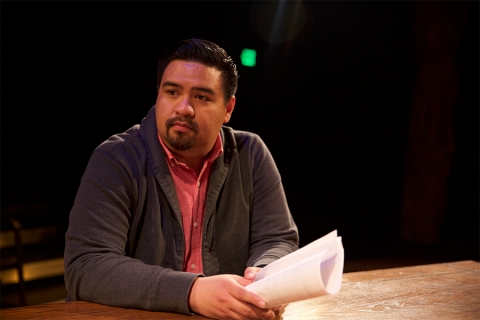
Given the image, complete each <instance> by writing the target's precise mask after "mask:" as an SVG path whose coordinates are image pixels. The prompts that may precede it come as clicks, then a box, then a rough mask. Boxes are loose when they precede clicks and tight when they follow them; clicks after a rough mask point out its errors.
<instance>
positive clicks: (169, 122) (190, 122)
mask: <svg viewBox="0 0 480 320" xmlns="http://www.w3.org/2000/svg"><path fill="white" fill-rule="evenodd" d="M177 122H183V123H186V124H188V126H189V127H190V128H192V129H193V131H194V132H195V133H197V132H198V124H197V123H196V122H195V121H193V120H192V118H188V117H175V118H170V119H167V121H166V122H165V126H166V127H167V129H169V128H170V127H172V126H173V125H174V124H175V123H177Z"/></svg>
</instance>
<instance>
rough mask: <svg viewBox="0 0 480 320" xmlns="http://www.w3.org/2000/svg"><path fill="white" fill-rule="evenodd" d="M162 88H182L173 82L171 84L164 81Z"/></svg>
mask: <svg viewBox="0 0 480 320" xmlns="http://www.w3.org/2000/svg"><path fill="white" fill-rule="evenodd" d="M162 87H178V88H183V87H182V86H181V85H179V84H178V83H175V82H171V81H165V82H164V83H163V84H162Z"/></svg>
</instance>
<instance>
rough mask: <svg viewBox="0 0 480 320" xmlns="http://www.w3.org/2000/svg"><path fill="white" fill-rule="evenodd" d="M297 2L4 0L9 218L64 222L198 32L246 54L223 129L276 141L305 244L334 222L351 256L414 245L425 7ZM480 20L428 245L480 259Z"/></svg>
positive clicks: (470, 37)
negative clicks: (410, 172)
mask: <svg viewBox="0 0 480 320" xmlns="http://www.w3.org/2000/svg"><path fill="white" fill-rule="evenodd" d="M458 2H461V1H458ZM296 4H297V3H296V2H289V3H287V4H285V6H286V7H287V8H282V7H279V6H278V3H277V2H274V1H268V2H259V1H254V2H251V1H194V2H188V1H176V2H173V1H160V2H127V1H125V2H2V4H1V6H2V16H1V19H2V21H1V41H2V45H1V63H2V65H1V74H2V79H1V83H2V90H1V119H2V120H1V206H2V215H5V214H9V215H13V216H16V217H19V218H20V219H21V220H22V221H23V223H24V224H25V225H31V226H35V225H40V224H49V223H64V224H66V223H67V222H68V214H69V210H70V208H71V206H72V203H73V200H74V197H75V193H76V189H77V187H78V185H79V182H80V178H81V176H82V174H83V171H84V169H85V167H86V164H87V161H88V159H89V157H90V155H91V153H92V151H93V149H94V148H95V147H96V146H97V145H99V144H100V143H101V142H103V141H104V140H106V139H107V138H108V137H109V136H110V135H112V134H115V133H119V132H122V131H124V130H126V129H128V128H129V127H130V126H132V125H134V124H136V123H139V122H140V121H141V119H142V118H143V117H144V116H145V114H146V113H147V111H148V110H149V109H150V107H152V106H153V105H154V103H155V98H156V62H157V60H158V58H159V56H160V54H161V53H162V52H163V51H164V50H165V49H166V48H167V47H168V46H169V45H171V44H172V43H174V42H176V41H178V40H181V39H186V38H192V37H194V38H201V39H207V40H211V41H214V42H216V43H218V44H219V45H220V46H222V47H223V48H225V49H226V50H227V52H228V53H229V54H230V55H231V56H232V58H233V59H234V61H235V62H236V64H237V67H238V70H239V74H240V80H239V89H238V92H237V95H236V96H237V105H236V108H235V111H234V113H233V118H232V120H231V122H230V124H229V125H231V126H232V127H234V128H236V129H242V130H250V131H254V132H256V133H258V134H259V135H260V136H261V137H262V138H263V139H264V141H265V142H266V143H267V145H268V146H269V148H270V150H271V152H272V154H273V156H274V158H275V160H276V162H277V165H278V168H279V170H280V173H281V175H282V178H283V183H284V187H285V190H286V194H287V198H288V201H289V205H290V209H291V211H292V214H293V216H294V218H295V220H296V222H297V225H298V227H299V231H300V239H301V245H302V246H303V245H305V244H307V243H309V242H311V241H313V240H315V239H317V238H319V237H321V236H323V235H324V234H326V233H328V232H330V231H332V230H334V229H337V230H338V233H339V235H341V236H342V239H343V245H344V247H345V254H346V255H345V260H346V262H348V261H350V260H352V259H359V258H365V257H378V256H381V255H384V254H385V253H386V252H393V251H392V248H398V247H401V246H404V245H405V244H404V241H402V239H401V237H400V231H399V228H400V219H401V207H402V198H403V178H404V173H405V157H406V155H405V154H406V147H407V132H408V126H409V117H410V114H411V109H412V105H413V103H412V102H413V92H414V87H415V80H416V76H417V72H418V69H417V65H416V63H415V52H416V51H415V42H414V35H415V28H414V21H415V2H413V1H399V2H394V1H367V2H357V1H304V2H303V11H302V10H300V11H297V13H296V14H292V12H295V11H294V7H295V6H296ZM282 10H285V11H282ZM275 12H277V15H276V16H275V14H274V13H275ZM282 12H283V14H284V15H282ZM292 15H293V16H294V17H295V19H289V18H288V17H289V16H292ZM275 17H277V19H276V20H275ZM282 17H284V18H282ZM285 17H287V18H285ZM478 19H479V5H478V2H477V1H469V2H468V14H467V16H466V22H465V23H466V27H465V31H464V32H463V36H462V39H461V45H460V47H459V52H458V61H457V63H458V64H457V66H458V71H459V73H458V74H459V79H458V84H459V90H458V96H457V100H456V101H457V102H456V104H455V106H454V108H453V112H452V113H451V115H450V116H451V119H452V120H453V125H454V127H453V130H454V139H455V154H454V157H453V162H452V164H451V170H450V173H449V178H448V194H447V208H446V210H447V217H446V220H445V221H444V222H442V230H443V231H442V236H441V238H440V239H438V241H437V242H436V243H433V244H430V245H429V246H428V248H430V247H432V246H434V247H435V248H436V249H435V250H439V251H440V252H441V251H442V250H443V249H444V248H446V247H447V246H448V244H450V243H453V242H455V243H459V244H460V246H462V247H469V248H472V249H471V250H467V251H465V252H462V253H461V254H460V255H457V256H455V259H458V260H460V259H475V260H478V259H479V252H478V245H479V227H480V225H479V206H478V205H479V202H478V199H479V198H478V196H479V180H478V176H479V170H478V169H479V162H478V160H479V157H478V156H479V143H478V137H479V131H478V122H479V118H478V116H479V114H478V111H479V81H478V73H479V64H478V59H479V56H478V55H479V51H478V47H479V34H478V27H479V21H478ZM275 23H277V24H276V28H271V26H272V25H275ZM286 26H288V27H286ZM271 30H274V31H271ZM285 39H287V41H282V40H285ZM243 48H251V49H255V50H256V51H257V65H256V66H255V67H254V68H249V67H245V66H242V65H241V63H240V58H239V57H240V53H241V50H242V49H243ZM409 245H410V244H409ZM445 259H448V258H445Z"/></svg>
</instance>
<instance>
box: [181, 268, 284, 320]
mask: <svg viewBox="0 0 480 320" xmlns="http://www.w3.org/2000/svg"><path fill="white" fill-rule="evenodd" d="M251 282H252V281H251V280H247V279H245V278H242V277H240V276H237V275H217V276H211V277H206V278H197V279H196V280H195V282H194V283H193V286H192V290H191V291H190V297H189V303H190V309H191V310H192V311H194V312H196V313H199V314H201V315H203V316H206V317H210V318H214V319H241V320H248V319H265V320H267V319H269V320H270V319H274V318H275V312H274V311H272V310H271V309H263V308H264V307H265V301H263V300H262V298H260V297H259V296H257V295H256V294H254V293H252V292H250V291H248V290H246V289H245V288H244V287H245V286H246V285H248V284H250V283H251Z"/></svg>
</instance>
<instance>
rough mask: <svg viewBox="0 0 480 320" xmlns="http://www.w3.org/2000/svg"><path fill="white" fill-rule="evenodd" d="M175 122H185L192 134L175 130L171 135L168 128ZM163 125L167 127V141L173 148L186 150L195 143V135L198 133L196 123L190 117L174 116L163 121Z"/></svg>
mask: <svg viewBox="0 0 480 320" xmlns="http://www.w3.org/2000/svg"><path fill="white" fill-rule="evenodd" d="M175 122H185V123H187V124H188V125H189V126H190V128H192V130H193V132H194V135H193V136H189V135H187V134H185V133H183V132H177V133H173V135H171V134H170V128H171V127H172V126H173V125H174V123H175ZM165 126H166V127H167V142H168V144H169V145H171V146H172V147H173V148H174V149H175V150H178V151H186V150H189V149H191V148H192V147H193V146H194V145H195V141H196V135H197V133H198V124H197V123H196V122H194V121H193V120H192V119H191V118H185V117H176V118H173V119H168V120H167V121H166V123H165Z"/></svg>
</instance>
